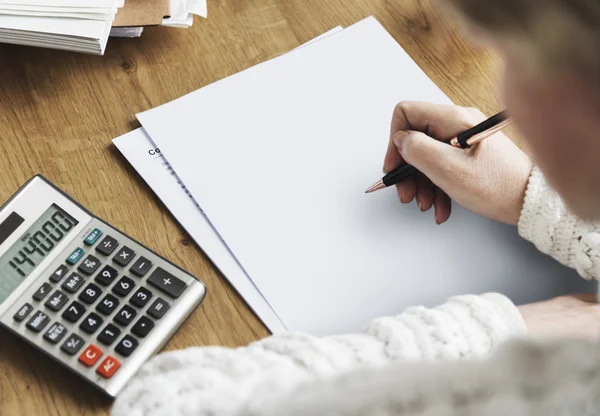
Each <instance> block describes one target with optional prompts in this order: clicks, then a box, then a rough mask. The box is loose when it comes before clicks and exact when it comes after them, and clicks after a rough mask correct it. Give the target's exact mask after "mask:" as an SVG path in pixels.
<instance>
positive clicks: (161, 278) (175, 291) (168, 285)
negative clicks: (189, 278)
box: [148, 267, 187, 298]
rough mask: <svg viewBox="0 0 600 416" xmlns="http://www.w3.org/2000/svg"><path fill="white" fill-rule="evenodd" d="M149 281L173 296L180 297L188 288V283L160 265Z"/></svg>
mask: <svg viewBox="0 0 600 416" xmlns="http://www.w3.org/2000/svg"><path fill="white" fill-rule="evenodd" d="M148 283H150V284H151V285H152V286H155V287H156V288H157V289H160V290H162V291H163V292H165V293H166V294H167V295H169V296H171V297H172V298H178V297H179V296H181V294H182V293H183V291H184V290H185V289H186V288H187V285H186V284H185V283H184V282H183V281H182V280H180V279H178V278H176V277H175V276H173V275H172V274H171V273H169V272H167V271H166V270H164V269H161V268H160V267H158V268H157V269H156V270H154V271H153V272H152V274H151V275H150V277H149V278H148Z"/></svg>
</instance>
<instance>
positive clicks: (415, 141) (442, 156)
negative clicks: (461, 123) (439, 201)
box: [392, 131, 465, 186]
mask: <svg viewBox="0 0 600 416" xmlns="http://www.w3.org/2000/svg"><path fill="white" fill-rule="evenodd" d="M392 141H393V142H394V144H395V145H396V148H397V149H398V152H399V153H400V155H401V156H402V158H403V159H404V160H405V161H406V162H407V163H410V164H411V165H413V166H414V167H415V168H417V169H418V170H419V171H421V172H422V173H423V174H425V176H427V177H428V178H429V179H431V181H432V182H434V183H435V184H437V185H438V186H440V185H442V184H443V183H445V182H447V180H448V175H449V174H451V173H452V172H453V171H455V168H457V167H458V166H457V165H458V163H459V161H460V160H461V158H462V157H464V156H465V155H464V152H462V151H461V150H460V149H456V148H454V147H452V146H450V145H449V144H447V143H444V142H441V141H439V140H436V139H433V138H431V137H429V136H427V135H426V134H424V133H421V132H418V131H399V132H397V133H395V134H394V135H393V136H392Z"/></svg>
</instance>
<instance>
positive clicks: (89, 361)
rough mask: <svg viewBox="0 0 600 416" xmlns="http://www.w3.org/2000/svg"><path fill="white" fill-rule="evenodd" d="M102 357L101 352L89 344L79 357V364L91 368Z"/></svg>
mask: <svg viewBox="0 0 600 416" xmlns="http://www.w3.org/2000/svg"><path fill="white" fill-rule="evenodd" d="M100 357H102V350H101V349H100V348H98V347H96V346H95V345H93V344H90V345H89V346H88V347H87V348H86V349H85V350H84V351H83V352H82V353H81V355H80V356H79V362H80V363H82V364H84V365H86V366H88V367H91V366H93V365H94V364H96V362H97V361H98V360H99V359H100Z"/></svg>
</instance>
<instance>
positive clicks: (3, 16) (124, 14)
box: [0, 0, 207, 55]
mask: <svg viewBox="0 0 600 416" xmlns="http://www.w3.org/2000/svg"><path fill="white" fill-rule="evenodd" d="M194 14H196V15H199V16H203V17H206V15H207V10H206V0H127V1H126V2H125V0H86V1H85V2H81V1H77V0H0V42H3V43H14V44H21V45H29V46H40V47H46V48H52V49H63V50H69V51H75V52H84V53H90V54H100V55H101V54H103V53H104V50H105V48H106V44H107V41H108V38H109V36H117V37H138V36H140V35H141V34H142V32H143V27H144V26H149V25H163V26H173V27H182V28H187V27H190V26H191V25H192V23H193V15H194ZM113 24H114V26H115V27H114V28H113Z"/></svg>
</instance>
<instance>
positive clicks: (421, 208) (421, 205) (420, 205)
mask: <svg viewBox="0 0 600 416" xmlns="http://www.w3.org/2000/svg"><path fill="white" fill-rule="evenodd" d="M417 204H418V205H419V211H421V212H423V204H422V203H421V201H419V202H418V203H417Z"/></svg>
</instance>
